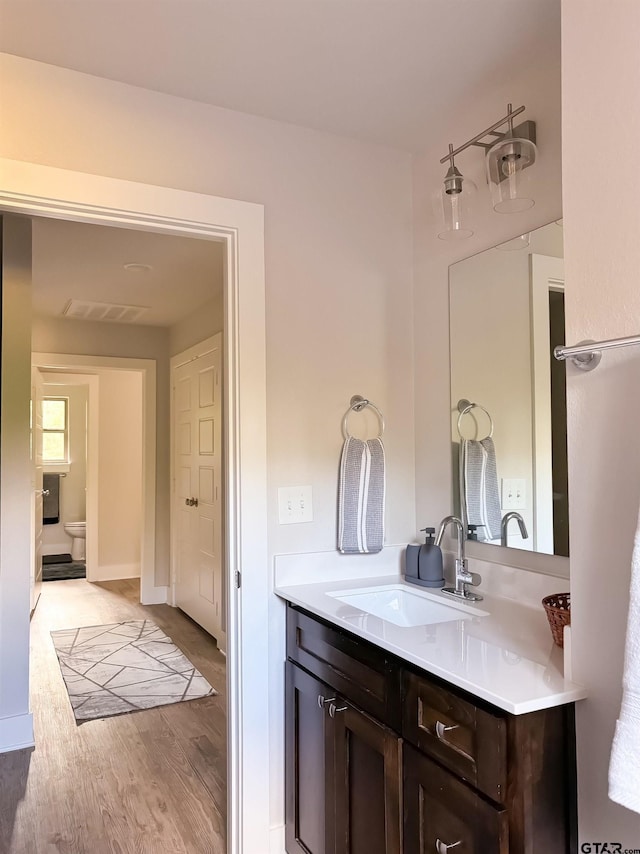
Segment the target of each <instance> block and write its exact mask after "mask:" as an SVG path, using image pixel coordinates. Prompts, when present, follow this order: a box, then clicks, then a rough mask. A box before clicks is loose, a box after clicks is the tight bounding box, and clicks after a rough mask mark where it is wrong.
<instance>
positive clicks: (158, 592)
mask: <svg viewBox="0 0 640 854" xmlns="http://www.w3.org/2000/svg"><path fill="white" fill-rule="evenodd" d="M167 592H168V588H167V587H153V586H151V585H146V584H145V583H144V582H143V583H142V584H141V585H140V603H141V604H142V605H166V603H167Z"/></svg>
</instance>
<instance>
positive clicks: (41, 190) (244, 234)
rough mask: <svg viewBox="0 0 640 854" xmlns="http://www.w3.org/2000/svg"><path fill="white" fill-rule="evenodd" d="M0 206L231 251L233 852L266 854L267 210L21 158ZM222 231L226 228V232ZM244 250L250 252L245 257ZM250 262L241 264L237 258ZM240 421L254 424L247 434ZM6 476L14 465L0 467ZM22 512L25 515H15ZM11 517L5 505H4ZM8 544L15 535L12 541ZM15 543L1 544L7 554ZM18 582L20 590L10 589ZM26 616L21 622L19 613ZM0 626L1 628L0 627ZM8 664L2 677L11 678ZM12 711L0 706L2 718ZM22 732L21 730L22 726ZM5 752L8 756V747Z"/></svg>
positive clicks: (17, 576)
mask: <svg viewBox="0 0 640 854" xmlns="http://www.w3.org/2000/svg"><path fill="white" fill-rule="evenodd" d="M0 209H4V210H9V211H13V212H17V213H21V214H27V215H38V214H39V215H49V216H57V217H66V218H69V219H74V220H76V221H85V222H87V221H89V222H102V223H105V224H112V225H115V224H119V225H121V226H123V225H125V226H131V227H135V228H139V229H150V230H157V231H165V232H167V233H173V234H190V235H192V236H201V237H202V236H204V237H208V238H209V239H210V238H212V237H213V238H217V239H221V240H223V241H224V245H225V274H226V294H225V321H226V328H227V329H228V336H227V337H226V341H225V380H226V390H225V398H226V401H225V402H226V405H225V416H224V418H225V434H226V436H227V437H228V440H229V441H228V442H227V445H226V450H225V471H226V475H227V478H226V492H227V508H228V512H227V518H226V531H227V542H228V549H227V561H226V567H225V575H226V578H227V580H228V581H230V580H234V582H235V579H236V578H237V579H238V581H239V579H240V578H242V594H241V595H240V593H239V586H236V584H235V583H234V584H233V585H231V584H229V590H230V597H229V602H230V604H229V610H228V662H229V667H228V689H229V716H228V732H229V850H230V851H232V852H239V851H243V852H245V854H249V852H263V851H265V850H267V847H268V845H269V842H268V840H269V820H268V809H269V795H268V791H266V790H265V789H266V787H265V786H264V781H265V780H266V779H267V776H268V725H269V722H268V716H266V715H264V714H263V713H262V712H263V709H264V699H265V697H266V696H267V693H268V691H267V689H268V684H267V672H268V664H269V660H268V645H267V644H265V643H262V642H260V643H257V644H256V642H255V637H256V632H258V633H259V634H260V635H261V636H262V637H263V638H266V637H267V635H268V607H269V599H268V586H267V551H266V425H265V411H266V393H265V392H266V389H265V385H266V383H265V346H264V345H265V318H264V249H263V241H264V238H263V233H264V232H263V211H262V207H261V206H259V205H252V204H247V203H239V202H234V201H229V200H224V199H218V198H215V197H207V196H202V195H198V194H194V193H188V192H184V191H177V190H170V189H168V188H158V187H148V186H145V185H140V184H134V183H132V182H125V181H118V180H112V179H105V178H101V177H98V176H91V175H85V174H81V173H70V172H68V171H63V170H57V169H53V168H49V167H41V166H35V165H32V164H28V163H22V162H14V161H0ZM221 223H222V225H221ZM240 246H241V247H242V250H241V251H240ZM240 256H241V257H242V265H240V264H239V258H240ZM240 413H242V422H243V423H247V424H250V425H251V429H250V430H248V429H247V430H241V429H240V427H241V424H240ZM2 464H3V474H4V471H5V469H4V464H5V459H4V458H3V460H2ZM15 509H16V512H17V510H18V508H15ZM3 515H4V509H3ZM10 542H11V537H9V543H10ZM5 546H6V541H5V542H4V543H3V546H2V547H3V549H4V548H5ZM23 570H24V566H23V567H22V568H21V567H17V568H12V572H10V573H7V575H6V576H5V579H4V583H5V585H7V586H9V587H10V589H11V594H12V595H11V596H6V597H4V598H3V600H2V603H1V605H0V607H1V608H2V614H1V615H0V616H4V615H5V611H6V610H7V609H8V608H12V607H15V608H16V611H17V613H19V614H22V613H23V612H26V614H27V620H28V606H27V604H26V603H27V602H28V584H25V582H24V579H23V578H22V575H21V572H22V571H23ZM12 582H15V583H12ZM21 619H23V618H22V617H21ZM1 622H2V621H1V620H0V623H1ZM24 637H25V635H24V628H23V629H22V630H21V631H20V632H18V633H17V636H16V638H15V639H14V643H13V645H9V646H12V648H11V649H10V648H9V646H7V647H6V648H5V652H6V653H7V654H10V653H15V655H12V669H13V671H14V673H15V672H18V673H22V674H23V673H24V672H28V643H27V644H25V643H24ZM8 670H9V667H8V664H5V660H4V656H3V660H2V661H0V679H1V680H3V681H4V682H7V680H9V679H11V678H12V677H11V674H9V673H8ZM23 686H24V681H23V680H22V681H21V680H18V687H19V688H20V690H19V692H18V694H15V693H14V694H13V695H12V699H13V701H14V706H16V705H17V707H19V708H20V709H21V710H22V709H23V710H24V711H19V712H18V713H17V714H19V715H20V716H21V717H23V718H25V721H24V726H25V727H26V726H28V720H26V719H28V717H29V713H28V698H27V695H26V694H25V693H24V687H23ZM4 713H5V710H4V709H3V708H0V714H4ZM20 725H23V724H22V722H21V723H20ZM5 749H6V748H5Z"/></svg>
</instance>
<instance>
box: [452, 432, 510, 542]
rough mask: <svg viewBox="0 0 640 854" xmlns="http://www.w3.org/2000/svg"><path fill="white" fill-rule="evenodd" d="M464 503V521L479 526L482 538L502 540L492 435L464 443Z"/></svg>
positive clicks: (462, 480) (461, 477) (461, 480)
mask: <svg viewBox="0 0 640 854" xmlns="http://www.w3.org/2000/svg"><path fill="white" fill-rule="evenodd" d="M460 501H461V504H462V512H463V514H464V521H465V523H466V524H467V525H477V526H478V527H479V530H478V534H479V539H488V540H497V539H500V525H501V523H502V514H501V512H500V492H499V490H498V469H497V465H496V448H495V445H494V443H493V439H492V438H491V437H490V436H487V438H486V439H482V440H481V441H478V440H477V439H463V440H462V441H461V442H460ZM480 526H482V527H480Z"/></svg>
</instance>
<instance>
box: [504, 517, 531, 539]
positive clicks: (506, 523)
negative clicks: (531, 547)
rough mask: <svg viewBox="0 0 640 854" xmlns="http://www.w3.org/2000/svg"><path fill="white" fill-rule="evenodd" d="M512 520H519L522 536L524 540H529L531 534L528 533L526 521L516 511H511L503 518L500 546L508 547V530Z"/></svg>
mask: <svg viewBox="0 0 640 854" xmlns="http://www.w3.org/2000/svg"><path fill="white" fill-rule="evenodd" d="M512 519H517V520H518V527H519V528H520V535H521V536H522V539H523V540H528V539H529V532H528V531H527V526H526V525H525V524H524V519H523V518H522V516H521V515H520V514H519V513H516V511H515V510H511V511H510V512H509V513H505V514H504V516H503V517H502V522H501V524H500V545H501V546H506V545H507V528H508V527H509V522H510V521H511V520H512Z"/></svg>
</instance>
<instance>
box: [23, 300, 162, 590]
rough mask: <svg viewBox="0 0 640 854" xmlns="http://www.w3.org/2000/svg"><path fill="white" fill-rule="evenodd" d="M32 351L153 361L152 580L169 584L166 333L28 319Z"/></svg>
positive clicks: (148, 328) (149, 328) (114, 325)
mask: <svg viewBox="0 0 640 854" xmlns="http://www.w3.org/2000/svg"><path fill="white" fill-rule="evenodd" d="M32 342H33V350H34V351H35V352H39V353H70V354H73V355H81V356H82V355H91V356H120V357H127V358H131V359H155V361H156V368H157V395H156V400H157V406H156V416H157V433H156V442H157V445H156V478H157V479H156V577H155V583H156V585H157V586H162V585H165V584H168V582H169V486H170V484H169V330H168V329H164V328H160V327H155V326H128V325H126V324H120V323H95V322H87V321H83V320H67V319H57V318H51V317H34V319H33V327H32Z"/></svg>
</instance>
